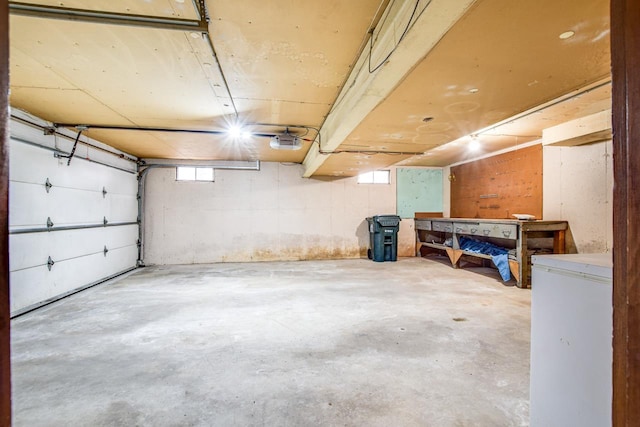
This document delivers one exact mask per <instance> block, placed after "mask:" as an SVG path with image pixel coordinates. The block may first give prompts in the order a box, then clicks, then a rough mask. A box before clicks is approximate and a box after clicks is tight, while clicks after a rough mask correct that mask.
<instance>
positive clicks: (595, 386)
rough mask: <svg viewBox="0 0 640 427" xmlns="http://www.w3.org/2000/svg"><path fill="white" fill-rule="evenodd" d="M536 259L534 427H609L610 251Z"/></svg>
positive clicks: (611, 308) (532, 397)
mask: <svg viewBox="0 0 640 427" xmlns="http://www.w3.org/2000/svg"><path fill="white" fill-rule="evenodd" d="M531 262H532V279H531V280H532V282H531V406H530V421H531V427H543V426H544V427H553V426H559V427H560V426H562V427H566V426H580V427H589V426H594V427H603V426H610V425H611V401H612V386H611V381H612V375H611V371H612V357H613V351H612V334H613V305H612V280H611V279H612V260H611V254H568V255H539V256H537V255H534V256H533V257H532V259H531Z"/></svg>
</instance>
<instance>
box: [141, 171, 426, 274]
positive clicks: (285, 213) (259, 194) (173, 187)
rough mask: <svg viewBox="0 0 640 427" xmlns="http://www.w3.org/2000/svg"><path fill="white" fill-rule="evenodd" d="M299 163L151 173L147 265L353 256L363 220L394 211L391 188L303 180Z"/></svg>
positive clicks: (408, 241) (406, 251)
mask: <svg viewBox="0 0 640 427" xmlns="http://www.w3.org/2000/svg"><path fill="white" fill-rule="evenodd" d="M302 172H303V169H302V166H300V165H292V166H290V165H285V164H279V163H262V164H261V170H260V171H242V170H216V171H215V182H213V183H206V182H180V181H176V179H175V169H156V170H153V171H151V172H149V175H148V177H147V183H146V192H145V201H146V203H145V206H146V207H145V228H144V232H145V253H144V262H145V263H146V264H147V265H150V264H191V263H209V262H247V261H272V260H304V259H335V258H358V257H363V256H366V248H367V247H368V244H369V232H368V228H367V222H366V220H365V218H366V217H368V216H372V215H377V214H395V212H396V190H395V188H396V186H395V173H393V172H392V183H391V184H390V185H373V184H358V183H357V181H356V178H346V179H339V180H318V179H306V178H302ZM414 239H415V237H414V233H413V221H406V220H405V221H403V222H402V223H401V231H400V233H399V247H398V251H399V256H411V255H413V247H414Z"/></svg>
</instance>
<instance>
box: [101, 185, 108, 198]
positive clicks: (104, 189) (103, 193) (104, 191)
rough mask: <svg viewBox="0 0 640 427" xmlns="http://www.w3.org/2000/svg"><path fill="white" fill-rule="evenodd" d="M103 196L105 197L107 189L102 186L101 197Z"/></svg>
mask: <svg viewBox="0 0 640 427" xmlns="http://www.w3.org/2000/svg"><path fill="white" fill-rule="evenodd" d="M105 197H107V189H106V188H104V187H102V198H103V199H104V198H105Z"/></svg>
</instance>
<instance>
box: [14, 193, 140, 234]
mask: <svg viewBox="0 0 640 427" xmlns="http://www.w3.org/2000/svg"><path fill="white" fill-rule="evenodd" d="M9 191H10V197H9V205H10V208H9V226H10V227H12V228H13V227H23V226H30V227H46V224H47V218H51V221H53V224H54V226H61V225H80V224H100V223H102V221H103V218H104V214H106V212H107V211H106V205H107V203H106V201H105V200H104V199H103V197H102V193H98V192H91V191H85V190H75V189H69V188H55V189H51V191H50V192H49V193H47V192H45V190H44V187H43V186H39V185H33V184H23V183H21V182H11V183H10V187H9ZM134 218H135V217H134Z"/></svg>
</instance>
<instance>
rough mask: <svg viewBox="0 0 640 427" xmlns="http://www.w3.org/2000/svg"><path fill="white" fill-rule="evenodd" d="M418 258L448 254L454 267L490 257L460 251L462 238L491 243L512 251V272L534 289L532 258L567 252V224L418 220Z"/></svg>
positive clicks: (510, 255) (416, 221) (471, 219)
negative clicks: (461, 262) (472, 259)
mask: <svg viewBox="0 0 640 427" xmlns="http://www.w3.org/2000/svg"><path fill="white" fill-rule="evenodd" d="M414 221H415V231H416V256H425V255H428V254H430V253H434V252H435V253H443V252H444V253H446V255H447V256H448V257H449V260H450V261H451V264H452V266H453V268H459V267H460V260H461V259H463V258H469V257H473V258H476V259H480V260H491V259H492V257H491V256H490V255H486V254H482V253H476V252H469V251H465V250H463V249H460V242H459V238H460V237H462V236H464V237H468V238H471V239H474V240H478V241H482V242H489V243H491V244H493V245H496V246H499V247H502V248H505V249H506V250H508V251H509V270H510V271H511V275H512V276H513V278H514V279H515V280H516V284H517V286H518V287H520V288H530V287H531V255H534V254H563V253H565V231H566V230H567V227H568V223H567V221H521V220H509V219H478V218H415V219H414Z"/></svg>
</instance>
